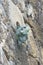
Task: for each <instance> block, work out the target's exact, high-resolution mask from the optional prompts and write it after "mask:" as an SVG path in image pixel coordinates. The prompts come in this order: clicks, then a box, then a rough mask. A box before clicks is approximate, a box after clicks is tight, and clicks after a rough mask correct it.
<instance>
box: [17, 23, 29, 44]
mask: <svg viewBox="0 0 43 65" xmlns="http://www.w3.org/2000/svg"><path fill="white" fill-rule="evenodd" d="M28 32H29V26H28V25H27V24H26V25H24V26H20V25H19V26H17V27H16V39H17V41H18V44H22V43H25V41H26V40H27V39H28Z"/></svg>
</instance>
